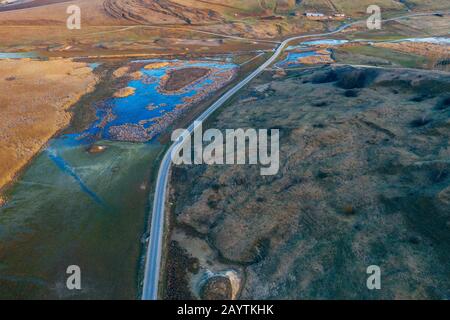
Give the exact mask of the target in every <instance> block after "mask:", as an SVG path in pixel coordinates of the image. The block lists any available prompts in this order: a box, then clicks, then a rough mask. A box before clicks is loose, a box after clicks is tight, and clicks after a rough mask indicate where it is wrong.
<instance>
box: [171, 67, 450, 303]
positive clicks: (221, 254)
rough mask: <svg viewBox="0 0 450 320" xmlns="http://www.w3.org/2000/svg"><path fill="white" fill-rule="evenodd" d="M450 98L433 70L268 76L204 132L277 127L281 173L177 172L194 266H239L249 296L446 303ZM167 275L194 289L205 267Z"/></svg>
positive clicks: (178, 203) (176, 210)
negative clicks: (371, 270) (374, 280)
mask: <svg viewBox="0 0 450 320" xmlns="http://www.w3.org/2000/svg"><path fill="white" fill-rule="evenodd" d="M261 88H263V89H261ZM449 90H450V75H449V74H448V73H444V72H435V71H418V70H417V71H415V70H395V69H390V70H388V69H375V68H354V67H350V66H346V67H329V66H327V67H320V68H315V69H308V70H300V71H298V70H297V71H288V73H287V75H286V76H285V77H282V78H276V79H275V78H273V74H272V73H266V74H265V75H264V76H262V77H259V78H258V79H257V80H255V81H253V83H252V84H251V85H250V86H249V87H247V88H246V89H245V90H244V91H243V92H242V93H241V95H240V96H239V97H237V98H236V99H235V100H234V102H233V103H231V104H230V105H228V106H227V107H226V108H224V109H223V110H222V111H221V112H220V113H218V114H216V115H215V118H214V119H211V120H210V122H209V124H208V125H204V129H207V127H210V128H217V129H220V130H222V131H223V132H224V130H225V129H236V128H255V129H270V128H273V129H275V128H276V129H279V130H280V170H279V172H278V173H277V174H276V175H274V176H261V175H260V167H259V166H257V165H253V166H251V165H215V166H214V165H211V166H206V165H189V166H188V165H183V166H175V167H174V169H173V170H172V178H171V188H172V190H171V195H172V196H171V199H170V201H171V204H173V205H172V206H171V208H172V215H173V216H172V218H173V227H174V228H173V229H174V231H173V232H172V235H171V240H172V241H178V244H179V245H180V246H181V247H182V248H183V249H184V250H183V255H184V259H188V258H190V259H193V260H195V259H197V260H198V261H200V264H199V265H197V267H198V270H207V271H210V272H213V273H218V272H222V271H224V270H227V269H233V270H236V271H238V272H239V276H240V277H242V278H243V281H242V282H241V283H242V288H241V291H240V296H239V298H241V299H283V298H284V299H294V298H300V299H448V298H449V297H450V278H449V277H448V274H449V273H450V262H449V259H448V252H449V251H450V162H449V159H450V146H449V142H448V141H449V138H450V102H449V101H450V98H449V94H448V92H449ZM250 97H251V98H252V99H249V98H250ZM180 234H184V236H183V237H180V236H179V235H180ZM180 239H181V240H180ZM209 251H211V252H214V254H212V253H211V254H208V256H207V259H205V258H204V257H203V256H204V253H205V252H209ZM174 253H175V252H174V251H171V252H169V255H170V254H172V255H173V254H174ZM186 255H187V256H186ZM174 260H176V257H172V258H171V259H169V260H168V261H169V262H170V261H174ZM371 265H377V266H379V267H380V268H381V272H382V278H381V280H382V290H368V288H367V278H368V274H367V268H368V267H369V266H371ZM168 270H169V272H181V273H179V274H177V276H178V277H181V278H182V279H183V280H182V281H180V282H179V283H178V284H179V285H180V286H182V287H183V288H180V287H178V292H186V291H188V292H189V295H187V296H186V297H190V296H191V295H192V292H194V293H195V290H197V287H198V284H199V283H200V282H198V281H197V280H196V279H199V276H198V275H197V274H198V272H197V273H192V272H190V271H189V270H187V269H183V270H180V269H173V268H169V269H168ZM198 270H196V271H198ZM202 272H203V271H200V273H199V274H202ZM172 279H176V277H174V276H172ZM186 283H189V284H190V286H189V287H186ZM171 286H172V287H173V286H174V283H173V282H172V283H171ZM196 296H197V297H198V294H197V295H196ZM177 298H179V296H177Z"/></svg>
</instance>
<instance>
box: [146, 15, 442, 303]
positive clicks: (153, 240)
mask: <svg viewBox="0 0 450 320" xmlns="http://www.w3.org/2000/svg"><path fill="white" fill-rule="evenodd" d="M436 13H442V14H448V12H430V13H416V14H410V15H405V16H401V17H396V18H392V19H386V20H383V22H387V21H394V20H401V19H405V18H409V17H417V16H430V15H434V14H436ZM362 23H366V20H363V21H356V22H353V23H349V24H346V25H343V26H341V27H340V28H338V29H336V30H335V31H332V32H326V33H320V34H309V35H301V36H296V37H292V38H289V39H286V40H285V41H283V42H282V43H281V44H280V45H279V46H278V48H277V49H276V50H275V52H274V54H273V55H272V56H271V57H270V58H269V59H268V60H267V61H266V62H265V63H264V64H262V65H261V66H260V67H259V68H258V69H256V70H255V71H253V72H252V73H251V74H250V75H248V76H247V77H246V78H245V79H244V80H242V81H241V82H239V83H238V84H236V86H234V87H233V88H231V89H230V90H229V91H228V92H226V93H225V94H224V95H223V96H221V97H220V98H219V99H218V100H217V101H216V102H215V103H214V104H213V105H211V106H210V107H209V108H208V109H207V110H206V111H205V112H204V113H203V114H202V115H201V116H200V117H198V118H197V119H196V120H195V122H194V123H196V122H203V121H204V120H206V119H207V118H208V117H209V116H210V115H211V114H212V113H214V111H216V110H217V109H218V108H220V107H221V106H222V105H223V104H224V103H225V102H226V101H227V100H228V99H230V98H231V97H232V96H233V95H234V94H235V93H237V92H238V91H239V90H240V89H242V88H243V87H244V86H246V85H247V84H248V83H249V82H250V81H252V80H253V79H254V78H256V77H257V76H258V75H260V74H261V73H262V72H263V71H264V70H265V69H266V68H267V67H268V66H270V65H271V64H272V63H273V62H275V60H276V59H277V58H278V57H279V56H280V55H281V53H282V52H283V51H284V49H285V48H286V46H287V45H288V44H289V43H290V42H292V41H295V40H299V39H302V38H310V37H324V36H330V35H334V34H337V33H340V32H342V31H343V30H345V29H347V28H349V27H351V26H354V25H357V24H362ZM194 123H193V124H191V125H190V126H189V128H188V129H187V131H188V132H189V134H192V133H193V132H194V130H195V129H196V126H194ZM181 141H182V139H181V138H180V139H179V140H178V141H177V142H175V143H174V144H172V146H171V147H170V148H169V150H168V151H167V152H166V154H165V156H164V159H163V160H162V162H161V166H160V168H159V172H158V178H157V182H156V189H155V195H154V201H153V213H152V221H151V229H150V239H149V243H148V248H147V256H146V264H145V275H144V286H143V292H142V300H157V299H158V287H159V275H160V268H161V253H162V252H161V250H162V245H163V235H164V218H165V217H164V212H165V203H166V189H167V184H168V181H169V172H170V166H171V154H172V152H174V151H176V150H177V149H178V148H179V147H180V142H181Z"/></svg>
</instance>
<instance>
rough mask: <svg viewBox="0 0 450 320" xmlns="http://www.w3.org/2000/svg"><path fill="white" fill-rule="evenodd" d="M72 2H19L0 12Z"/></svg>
mask: <svg viewBox="0 0 450 320" xmlns="http://www.w3.org/2000/svg"><path fill="white" fill-rule="evenodd" d="M69 1H71V0H33V1H18V2H17V3H16V4H10V5H7V6H0V12H2V11H12V10H19V9H27V8H33V7H39V6H45V5H49V4H54V3H59V2H69Z"/></svg>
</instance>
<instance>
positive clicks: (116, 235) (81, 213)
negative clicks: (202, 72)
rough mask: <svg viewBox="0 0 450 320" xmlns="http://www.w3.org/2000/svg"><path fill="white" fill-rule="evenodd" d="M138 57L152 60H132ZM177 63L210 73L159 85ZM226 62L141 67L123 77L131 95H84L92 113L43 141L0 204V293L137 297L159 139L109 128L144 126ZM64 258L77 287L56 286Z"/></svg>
mask: <svg viewBox="0 0 450 320" xmlns="http://www.w3.org/2000/svg"><path fill="white" fill-rule="evenodd" d="M143 62H145V63H144V65H145V64H147V63H153V62H154V61H136V62H132V63H143ZM98 66H99V65H98V64H95V67H98ZM185 66H190V67H191V66H195V67H197V66H198V67H205V68H210V69H211V70H212V72H211V75H210V76H209V77H206V78H202V79H201V80H199V81H197V82H195V83H192V84H191V85H190V86H187V87H186V88H185V90H183V91H182V92H177V93H173V94H167V93H162V92H161V91H160V90H159V85H160V82H161V79H162V78H163V77H164V76H165V75H166V73H167V72H168V71H169V70H172V69H173V68H183V67H185ZM233 68H235V65H232V64H226V63H220V62H215V61H195V62H191V61H171V63H170V64H169V65H166V66H164V67H161V68H155V69H149V70H147V69H144V68H142V69H141V70H140V71H141V72H142V74H143V76H142V77H141V78H140V79H138V80H131V81H130V82H128V83H127V86H130V87H133V88H135V89H136V90H135V93H134V94H133V95H130V96H128V97H124V98H112V99H107V101H103V102H102V103H98V101H92V102H91V103H92V105H91V106H90V107H93V106H94V105H95V106H96V108H97V111H96V113H97V120H96V121H94V122H93V123H91V124H90V125H89V126H88V128H87V129H86V130H83V131H81V132H78V133H70V134H63V135H60V136H58V137H56V138H55V139H53V140H51V141H50V142H49V144H48V146H47V147H46V148H45V149H44V150H43V151H42V152H41V153H40V154H39V155H38V156H37V157H36V158H35V160H34V161H33V162H32V163H31V164H30V165H29V167H28V168H27V169H26V170H25V172H24V173H23V175H22V176H21V177H20V179H19V180H18V181H17V183H16V184H15V185H14V186H13V187H12V188H11V189H10V190H9V191H8V192H7V198H8V201H7V203H6V204H5V205H4V206H3V207H2V208H0V298H6V299H10V298H15V299H35V298H44V299H70V298H76V299H80V298H81V299H107V298H108V299H134V298H136V297H138V295H139V292H138V287H139V280H138V270H139V268H140V266H141V264H140V260H141V249H142V241H143V239H145V232H146V221H147V219H148V218H149V217H148V213H149V199H150V197H151V188H152V181H153V180H152V177H153V176H154V175H155V173H156V170H157V169H158V163H159V162H158V155H159V153H160V152H161V150H162V149H163V146H161V145H160V144H159V143H158V141H157V140H156V139H155V137H156V136H157V134H158V132H155V134H154V135H151V136H150V135H149V136H146V137H147V138H146V139H142V140H139V141H138V142H136V141H134V140H133V139H129V141H127V140H128V139H126V136H125V138H124V136H120V137H118V136H114V135H113V134H111V132H112V131H111V128H114V127H118V126H124V127H127V126H128V127H133V126H140V127H142V128H143V129H144V130H151V128H154V127H152V125H153V124H154V123H156V121H158V120H157V118H158V117H161V115H162V114H165V113H170V112H173V111H174V110H181V109H183V108H184V111H187V109H185V108H187V107H188V106H189V105H191V104H192V103H195V102H196V101H199V100H201V99H202V98H204V97H206V96H207V95H208V94H210V93H212V92H214V90H215V89H216V86H217V81H218V79H219V78H221V73H222V72H229V71H230V70H232V69H233ZM219 83H221V84H222V85H223V82H220V81H219ZM86 107H89V106H86ZM180 116H182V113H180ZM70 265H78V266H79V267H80V268H81V272H82V290H81V291H70V290H67V288H66V279H67V274H66V269H67V267H68V266H70Z"/></svg>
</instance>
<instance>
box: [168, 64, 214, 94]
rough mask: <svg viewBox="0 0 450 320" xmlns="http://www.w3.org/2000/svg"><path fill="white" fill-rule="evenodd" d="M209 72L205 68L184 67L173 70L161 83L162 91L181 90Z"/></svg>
mask: <svg viewBox="0 0 450 320" xmlns="http://www.w3.org/2000/svg"><path fill="white" fill-rule="evenodd" d="M208 73H209V69H207V68H184V69H177V70H173V71H171V72H170V73H169V74H168V78H167V80H166V81H165V82H164V83H163V85H162V89H163V90H164V91H178V90H182V89H184V88H185V87H187V86H188V85H190V84H192V83H193V82H195V81H197V80H198V79H200V78H203V77H204V76H206V75H207V74H208Z"/></svg>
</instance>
